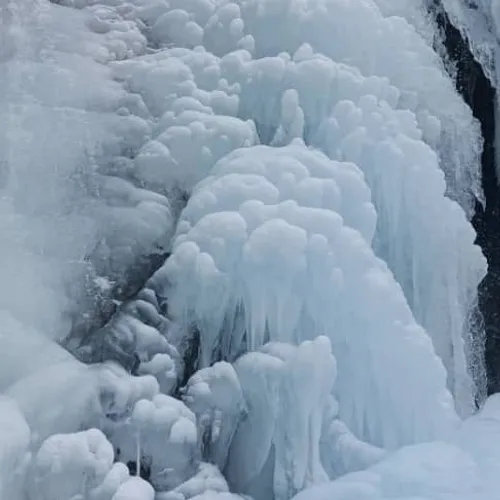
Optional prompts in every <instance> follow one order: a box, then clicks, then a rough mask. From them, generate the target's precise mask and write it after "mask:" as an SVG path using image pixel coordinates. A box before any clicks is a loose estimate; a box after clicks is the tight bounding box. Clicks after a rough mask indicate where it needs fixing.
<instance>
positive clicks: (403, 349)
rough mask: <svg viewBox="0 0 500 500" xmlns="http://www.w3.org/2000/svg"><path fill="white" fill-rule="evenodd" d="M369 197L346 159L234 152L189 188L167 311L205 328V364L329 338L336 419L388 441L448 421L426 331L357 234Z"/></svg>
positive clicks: (169, 267)
mask: <svg viewBox="0 0 500 500" xmlns="http://www.w3.org/2000/svg"><path fill="white" fill-rule="evenodd" d="M337 179H338V180H337ZM346 180H349V181H350V184H348V185H349V186H350V187H351V188H352V189H351V190H348V189H345V190H344V191H342V190H340V189H339V185H342V183H343V182H344V183H345V182H346ZM335 193H337V197H336V196H335ZM351 193H352V194H351ZM366 194H367V191H366V188H365V187H364V182H363V180H362V177H361V175H360V174H359V171H358V170H357V168H356V167H354V165H352V164H342V163H338V162H332V161H331V160H328V159H327V158H326V157H325V156H324V155H322V154H321V153H319V152H315V151H310V150H307V149H306V148H305V147H304V145H303V144H300V143H294V144H292V145H290V146H287V147H284V148H270V147H265V146H261V147H256V148H250V149H243V150H240V151H236V152H235V153H234V154H232V155H230V156H228V157H227V158H225V159H223V160H221V162H220V163H219V164H218V165H216V167H215V169H214V174H213V175H212V176H211V177H209V178H208V179H207V180H206V181H204V182H202V183H201V184H200V185H199V186H198V187H197V188H196V189H195V191H194V193H193V196H192V198H191V200H190V202H189V203H188V206H187V207H186V210H185V211H184V212H183V215H182V216H181V220H180V222H179V225H178V232H177V236H176V239H175V242H174V247H173V253H172V256H171V258H170V259H169V260H168V261H167V263H166V265H165V268H164V272H165V273H166V276H167V278H168V281H169V282H170V283H171V287H172V288H171V290H170V293H169V306H170V308H171V312H172V314H173V315H174V317H176V318H177V319H178V320H180V321H185V322H186V323H187V325H186V327H188V326H190V323H191V322H193V323H194V324H195V326H196V327H197V328H198V329H199V331H200V339H201V352H200V355H201V362H202V365H203V366H206V365H208V364H209V363H210V362H211V360H212V359H214V358H217V357H219V356H221V357H223V358H227V359H234V358H235V357H236V356H237V355H238V354H239V353H241V352H245V351H247V350H248V351H251V350H255V349H256V348H258V347H259V346H261V345H262V344H264V343H265V342H266V341H269V340H271V341H282V342H291V343H297V342H301V341H303V340H306V339H311V338H315V337H316V336H318V335H327V336H328V337H329V338H330V339H331V341H332V346H333V351H334V353H335V355H336V357H337V359H338V380H337V386H336V390H335V393H336V395H337V397H338V400H339V404H340V414H341V417H342V419H343V420H345V421H346V422H347V423H348V425H349V426H350V427H351V428H352V429H353V431H354V432H355V434H357V435H358V436H360V437H362V438H363V439H365V440H367V441H369V442H372V443H374V444H379V445H383V446H387V447H396V446H399V445H401V444H403V443H408V442H413V441H420V440H426V439H430V438H432V437H435V436H437V435H440V434H441V433H443V432H445V430H446V428H447V427H448V426H453V425H454V423H455V422H456V420H455V419H456V417H455V414H454V410H453V402H452V399H451V396H450V394H449V393H448V392H447V391H446V389H445V377H446V373H445V370H444V369H443V365H442V363H441V361H440V360H439V358H438V357H437V356H436V354H435V352H434V349H433V347H432V343H431V341H430V339H429V337H428V336H427V334H426V333H425V331H424V330H423V329H422V328H421V327H420V326H419V325H417V323H416V322H415V320H414V319H413V316H412V314H411V311H410V309H409V307H408V305H407V302H406V300H405V298H404V295H403V293H402V291H401V288H400V287H399V285H398V284H397V283H396V282H395V280H394V278H393V276H392V274H391V273H390V271H389V270H388V268H387V266H386V265H385V264H384V263H383V262H382V261H381V260H379V259H377V258H376V257H375V255H374V254H373V251H372V250H371V248H370V246H369V244H368V243H367V241H366V239H365V238H363V237H362V235H361V233H360V232H359V230H357V229H360V230H362V231H364V232H365V234H368V235H369V234H370V229H371V228H370V225H368V226H365V227H363V225H361V226H360V225H359V223H358V221H359V220H363V221H365V222H366V218H361V219H359V215H360V212H359V211H360V210H361V213H362V212H363V210H365V211H366V214H368V215H369V216H372V215H373V208H372V207H371V206H370V204H369V202H368V201H367V200H366V198H365V199H364V197H365V196H366ZM361 200H363V201H364V203H359V202H360V201H361ZM351 202H353V205H352V206H351ZM352 207H354V211H353V210H350V209H351V208H352ZM366 214H365V215H366ZM349 223H350V224H352V226H353V227H350V226H349ZM394 373H397V374H398V376H397V377H393V376H391V375H390V374H394ZM410 388H411V389H410ZM410 394H411V397H410V396H409V395H410ZM429 408H433V409H434V410H432V411H429Z"/></svg>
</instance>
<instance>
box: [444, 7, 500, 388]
mask: <svg viewBox="0 0 500 500" xmlns="http://www.w3.org/2000/svg"><path fill="white" fill-rule="evenodd" d="M435 16H436V20H437V23H438V26H439V27H440V29H441V30H442V33H443V35H444V43H445V47H446V50H447V55H448V57H449V59H450V61H451V62H452V63H453V64H454V66H455V69H456V86H457V90H458V91H459V92H460V94H461V95H462V96H463V98H464V100H465V101H466V102H467V104H468V105H469V106H470V107H471V109H472V112H473V114H474V116H475V117H476V118H477V119H478V120H479V122H480V124H481V131H482V135H483V138H484V146H483V153H482V158H481V163H482V176H483V179H482V185H483V190H484V195H485V199H486V206H484V207H483V206H482V205H481V203H479V202H477V203H476V214H475V216H474V218H473V220H472V223H473V225H474V228H475V230H476V232H477V240H476V242H477V244H478V245H479V246H480V247H481V248H482V250H483V253H484V255H485V256H486V258H487V260H488V274H487V275H486V277H485V278H484V280H483V282H482V283H481V285H480V286H479V310H480V313H481V316H482V321H483V322H484V327H485V331H486V347H485V358H486V370H487V377H488V393H489V394H491V393H494V392H500V188H499V185H498V179H497V175H496V169H495V106H496V95H495V94H496V92H495V89H494V87H493V86H492V85H491V83H490V81H489V80H488V78H487V77H486V76H485V74H484V72H483V69H482V68H481V66H480V64H479V63H478V62H477V61H476V60H475V59H474V57H473V55H472V53H471V51H470V49H469V45H468V42H467V40H465V39H463V38H462V36H461V34H460V32H459V31H458V30H457V29H456V28H455V27H454V26H453V25H452V24H451V23H450V21H449V19H448V17H447V16H446V13H445V12H444V11H443V10H442V9H439V8H436V10H435Z"/></svg>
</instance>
